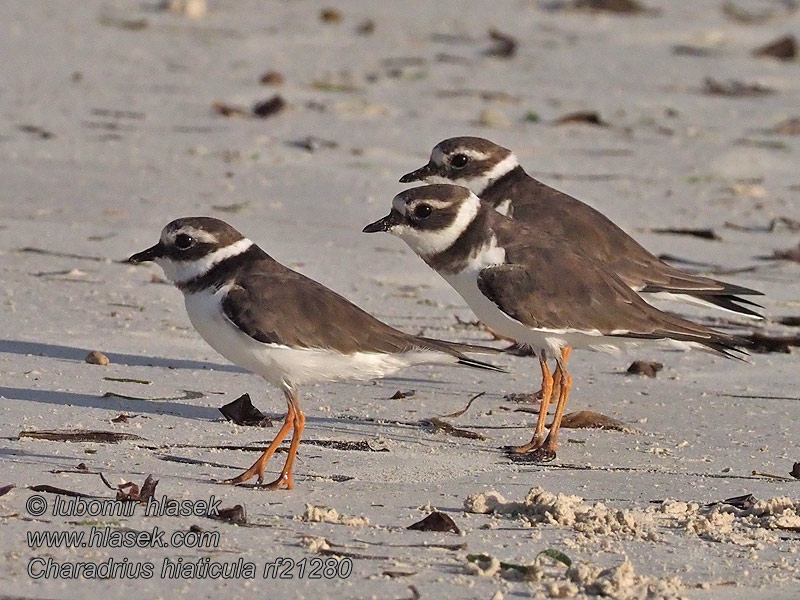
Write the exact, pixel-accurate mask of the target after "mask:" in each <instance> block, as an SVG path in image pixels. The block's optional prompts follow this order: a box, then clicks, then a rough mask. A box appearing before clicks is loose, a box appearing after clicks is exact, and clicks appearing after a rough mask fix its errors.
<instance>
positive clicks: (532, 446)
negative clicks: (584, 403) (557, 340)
mask: <svg viewBox="0 0 800 600" xmlns="http://www.w3.org/2000/svg"><path fill="white" fill-rule="evenodd" d="M571 352H572V348H570V347H569V346H567V347H565V348H562V349H561V359H560V360H558V361H557V362H558V364H557V366H556V371H555V373H554V374H553V376H552V378H551V379H550V381H551V383H550V385H549V386H547V387H549V388H550V390H551V393H550V394H549V396H552V390H553V389H557V390H558V403H557V404H556V414H555V416H554V417H553V424H552V425H551V426H550V432H549V433H548V434H547V438H546V439H545V438H544V421H545V420H546V419H547V407H548V405H549V404H550V397H549V396H548V398H547V402H545V400H544V398H542V406H541V408H540V409H539V420H538V421H537V423H536V431H535V432H534V434H533V439H532V440H531V441H530V442H529V443H527V444H525V445H524V446H517V447H512V449H511V451H512V452H514V453H523V452H524V453H529V454H528V456H529V457H530V460H532V461H533V462H549V461H551V460H553V459H554V458H555V457H556V443H557V440H558V428H559V427H560V426H561V417H562V416H563V415H564V407H565V406H566V404H567V398H568V397H569V391H570V389H571V388H572V376H571V375H570V374H569V373H567V370H566V363H567V359H568V358H569V355H570V353H571ZM545 366H546V365H545ZM548 375H549V369H548ZM546 379H547V378H546V377H545V372H544V368H543V369H542V389H543V390H544V389H545V387H546V386H545V380H546Z"/></svg>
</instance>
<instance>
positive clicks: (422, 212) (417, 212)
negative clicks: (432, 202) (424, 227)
mask: <svg viewBox="0 0 800 600" xmlns="http://www.w3.org/2000/svg"><path fill="white" fill-rule="evenodd" d="M431 212H432V210H431V207H430V206H428V205H427V204H417V206H416V207H415V208H414V218H415V219H419V220H420V221H421V220H423V219H427V218H428V217H430V216H431Z"/></svg>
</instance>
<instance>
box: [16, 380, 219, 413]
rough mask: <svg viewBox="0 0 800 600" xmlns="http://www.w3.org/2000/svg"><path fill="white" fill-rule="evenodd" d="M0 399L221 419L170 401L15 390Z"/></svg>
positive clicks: (203, 409) (199, 408) (200, 408)
mask: <svg viewBox="0 0 800 600" xmlns="http://www.w3.org/2000/svg"><path fill="white" fill-rule="evenodd" d="M0 397H3V398H7V399H9V400H26V401H28V402H41V403H43V404H56V405H59V406H79V407H84V408H102V409H104V410H108V411H113V412H116V413H136V414H154V415H164V414H170V415H176V416H179V417H184V418H186V419H198V420H205V421H219V420H221V418H222V416H221V415H220V413H219V411H218V410H217V409H216V408H211V407H209V406H197V405H194V404H184V403H182V402H176V401H173V400H149V399H144V398H143V399H141V400H139V399H133V398H117V397H104V396H92V395H89V394H76V393H75V392H56V391H52V390H34V389H25V388H15V387H0Z"/></svg>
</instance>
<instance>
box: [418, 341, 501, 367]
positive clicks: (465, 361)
mask: <svg viewBox="0 0 800 600" xmlns="http://www.w3.org/2000/svg"><path fill="white" fill-rule="evenodd" d="M416 340H417V341H418V342H420V343H421V345H422V346H424V347H427V348H431V349H434V350H439V351H440V352H446V353H447V354H450V355H451V356H454V357H456V359H457V360H456V362H457V363H458V364H460V365H464V366H465V367H472V368H475V369H484V370H487V371H496V372H498V373H508V371H506V369H505V368H503V367H498V366H496V365H493V364H490V363H487V362H483V361H482V360H476V359H474V358H470V357H469V356H467V355H466V354H465V352H476V353H478V354H500V353H502V352H503V350H502V349H500V348H492V347H490V346H479V345H476V344H462V343H459V342H448V341H445V340H435V339H433V338H426V337H417V338H416Z"/></svg>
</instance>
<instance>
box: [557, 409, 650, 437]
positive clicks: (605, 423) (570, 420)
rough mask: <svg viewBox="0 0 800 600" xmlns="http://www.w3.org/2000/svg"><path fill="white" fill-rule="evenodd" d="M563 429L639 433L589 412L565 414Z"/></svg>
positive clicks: (610, 419) (617, 422) (620, 423)
mask: <svg viewBox="0 0 800 600" xmlns="http://www.w3.org/2000/svg"><path fill="white" fill-rule="evenodd" d="M561 427H564V428H565V429H612V430H614V431H622V432H623V433H639V431H638V430H637V429H636V428H635V427H631V426H630V425H628V424H627V423H623V422H622V421H618V420H617V419H612V418H611V417H608V416H606V415H604V414H601V413H598V412H594V411H591V410H581V411H578V412H571V413H567V414H565V415H564V416H563V418H562V419H561Z"/></svg>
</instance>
